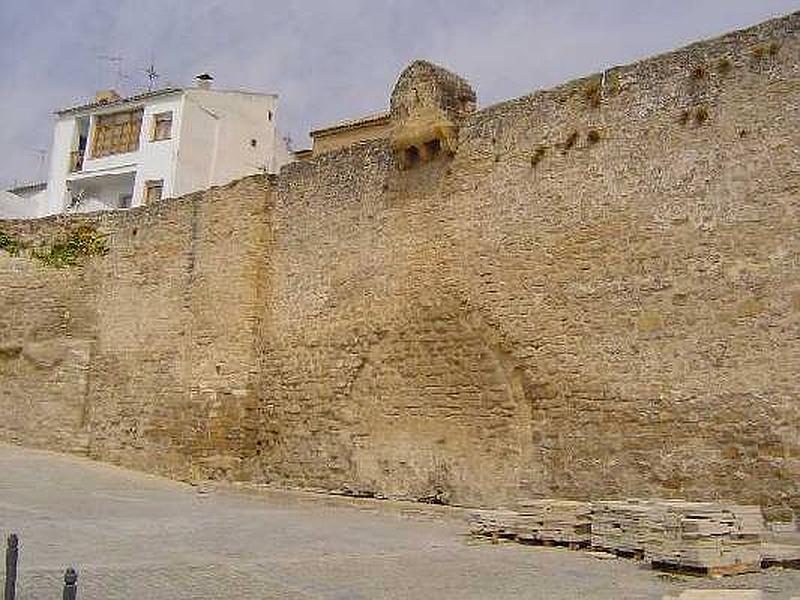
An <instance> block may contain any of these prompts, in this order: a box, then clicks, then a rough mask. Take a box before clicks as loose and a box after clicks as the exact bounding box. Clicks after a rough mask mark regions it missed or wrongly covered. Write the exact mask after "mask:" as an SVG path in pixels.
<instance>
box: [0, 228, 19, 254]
mask: <svg viewBox="0 0 800 600" xmlns="http://www.w3.org/2000/svg"><path fill="white" fill-rule="evenodd" d="M22 248H23V245H22V242H21V241H20V239H19V238H17V237H16V236H13V235H11V234H8V233H6V232H5V231H0V249H2V250H5V251H6V252H8V253H9V254H10V255H11V256H19V252H20V250H21V249H22Z"/></svg>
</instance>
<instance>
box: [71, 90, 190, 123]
mask: <svg viewBox="0 0 800 600" xmlns="http://www.w3.org/2000/svg"><path fill="white" fill-rule="evenodd" d="M182 91H183V88H177V87H168V88H163V89H160V90H154V91H152V92H144V93H143V94H136V95H135V96H128V97H127V98H120V99H118V100H114V101H113V102H89V103H88V104H81V105H80V106H73V107H70V108H64V109H62V110H57V111H56V114H57V115H58V116H64V115H69V114H73V113H77V112H83V111H85V110H92V109H95V108H108V107H110V106H125V105H126V104H133V103H135V102H141V101H142V100H149V99H150V98H158V97H159V96H167V95H169V94H175V93H177V92H182Z"/></svg>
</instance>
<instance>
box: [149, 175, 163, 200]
mask: <svg viewBox="0 0 800 600" xmlns="http://www.w3.org/2000/svg"><path fill="white" fill-rule="evenodd" d="M163 193H164V180H163V179H151V180H150V181H146V182H145V184H144V203H145V204H152V203H153V202H158V201H159V200H161V196H162V194H163Z"/></svg>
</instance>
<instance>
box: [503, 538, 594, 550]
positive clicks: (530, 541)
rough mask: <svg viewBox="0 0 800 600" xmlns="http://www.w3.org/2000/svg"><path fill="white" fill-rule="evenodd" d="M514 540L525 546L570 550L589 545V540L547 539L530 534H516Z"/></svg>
mask: <svg viewBox="0 0 800 600" xmlns="http://www.w3.org/2000/svg"><path fill="white" fill-rule="evenodd" d="M516 541H517V542H519V543H520V544H525V545H526V546H544V547H548V548H569V549H570V550H583V549H586V548H588V547H589V542H574V541H572V542H568V541H564V540H549V539H541V538H534V537H530V536H519V535H518V536H517V538H516Z"/></svg>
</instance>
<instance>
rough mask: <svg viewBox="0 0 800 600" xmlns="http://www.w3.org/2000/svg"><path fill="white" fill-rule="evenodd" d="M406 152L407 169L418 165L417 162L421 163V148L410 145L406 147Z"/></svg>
mask: <svg viewBox="0 0 800 600" xmlns="http://www.w3.org/2000/svg"><path fill="white" fill-rule="evenodd" d="M404 154H405V164H406V168H407V169H410V168H411V167H414V166H416V165H417V163H419V158H420V156H419V148H417V147H416V146H409V147H408V148H406V149H405V152H404Z"/></svg>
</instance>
